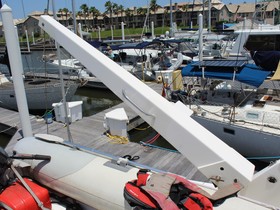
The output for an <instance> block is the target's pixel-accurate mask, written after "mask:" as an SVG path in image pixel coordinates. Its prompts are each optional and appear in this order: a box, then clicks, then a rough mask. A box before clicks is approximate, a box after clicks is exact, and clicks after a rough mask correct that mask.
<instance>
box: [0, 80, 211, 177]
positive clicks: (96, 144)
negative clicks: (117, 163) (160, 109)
mask: <svg viewBox="0 0 280 210" xmlns="http://www.w3.org/2000/svg"><path fill="white" fill-rule="evenodd" d="M148 85H149V86H150V87H151V88H153V89H154V90H156V91H157V92H158V93H161V88H162V85H161V84H157V83H149V84H148ZM116 108H124V110H125V112H126V114H127V116H128V118H129V123H128V128H127V129H128V131H129V130H131V129H133V128H135V127H137V126H138V125H140V124H142V123H143V122H144V121H143V120H142V119H141V118H140V117H139V116H138V115H137V114H136V113H135V112H134V111H133V110H132V109H131V108H130V107H128V106H127V105H126V104H125V103H120V104H118V105H117V106H114V107H111V108H109V109H106V110H104V111H102V112H99V113H97V114H94V115H92V116H89V117H83V118H82V119H81V120H78V121H75V122H72V123H71V124H70V126H69V129H70V133H71V138H72V141H73V143H75V144H77V145H80V146H82V147H88V148H91V149H94V150H98V151H100V152H102V153H105V154H109V155H112V156H115V157H123V156H125V155H130V156H132V157H133V156H139V157H140V158H139V159H138V160H135V161H134V162H136V163H137V164H140V165H146V166H149V167H152V168H155V169H158V170H162V171H167V172H171V173H175V174H179V175H182V176H184V177H186V178H187V179H193V180H199V181H207V179H206V177H205V176H204V175H203V174H202V173H201V172H199V171H198V170H197V168H196V167H194V166H193V165H192V164H191V162H190V161H189V160H187V159H186V158H185V157H184V156H183V155H182V154H180V153H179V152H173V151H169V150H165V149H162V148H151V147H147V146H143V145H141V144H140V143H135V142H128V143H126V144H118V143H114V142H113V141H112V140H111V139H110V138H109V137H108V136H107V135H106V133H105V132H106V130H105V128H104V127H103V123H104V116H105V113H107V112H110V111H112V110H114V109H116ZM30 120H31V124H32V129H33V133H34V134H39V133H40V134H42V133H43V134H46V133H48V134H51V135H55V136H58V137H61V138H63V139H66V140H69V138H68V133H67V127H66V126H65V125H64V124H63V123H60V122H56V121H54V122H53V123H51V124H46V122H45V120H44V119H43V118H40V117H36V116H32V115H30ZM1 125H5V126H6V127H5V128H6V129H7V127H11V128H13V129H16V132H15V134H14V135H13V137H12V138H11V140H10V142H9V144H8V145H7V147H6V148H5V149H6V151H7V152H8V153H11V152H12V149H13V147H14V145H15V143H16V142H17V141H18V140H20V139H21V138H22V132H21V125H20V118H19V114H18V112H15V111H10V110H7V109H3V108H0V129H2V127H3V126H1Z"/></svg>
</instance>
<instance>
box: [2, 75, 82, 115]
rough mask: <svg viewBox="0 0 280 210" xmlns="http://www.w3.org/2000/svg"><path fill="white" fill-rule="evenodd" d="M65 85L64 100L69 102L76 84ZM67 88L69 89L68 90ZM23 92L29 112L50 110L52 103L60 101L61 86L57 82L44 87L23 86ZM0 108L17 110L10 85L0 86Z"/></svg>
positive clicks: (12, 88) (13, 92)
mask: <svg viewBox="0 0 280 210" xmlns="http://www.w3.org/2000/svg"><path fill="white" fill-rule="evenodd" d="M69 84H70V85H69V86H68V85H65V91H66V93H67V94H66V100H67V101H69V100H70V99H71V97H72V96H73V95H74V94H75V92H76V90H77V87H78V84H77V83H74V82H72V83H69ZM68 87H69V88H68ZM25 92H26V98H27V103H28V107H29V109H30V110H43V109H52V104H53V103H58V102H60V101H61V100H62V94H61V85H60V84H59V80H57V82H55V83H52V84H48V83H46V85H44V84H41V85H33V86H30V85H27V86H26V85H25ZM0 106H1V107H4V108H8V109H13V110H17V109H18V107H17V102H16V96H15V91H14V87H13V85H12V84H10V85H8V86H6V85H0Z"/></svg>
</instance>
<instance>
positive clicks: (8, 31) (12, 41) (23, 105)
mask: <svg viewBox="0 0 280 210" xmlns="http://www.w3.org/2000/svg"><path fill="white" fill-rule="evenodd" d="M1 14H2V21H3V26H4V27H5V33H4V34H5V39H6V43H7V49H8V56H9V60H10V61H12V62H10V66H11V71H12V75H13V83H14V89H15V94H16V101H17V106H18V110H19V115H20V121H21V126H22V131H23V136H24V137H31V136H33V133H32V128H31V122H30V119H29V111H28V105H27V99H26V93H25V88H24V83H23V77H22V72H23V66H22V59H21V53H20V47H19V42H18V39H17V37H18V36H17V33H16V30H15V27H14V21H13V16H12V10H11V8H10V7H8V6H7V5H4V6H3V7H2V8H1Z"/></svg>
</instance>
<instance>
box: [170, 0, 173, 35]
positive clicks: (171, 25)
mask: <svg viewBox="0 0 280 210" xmlns="http://www.w3.org/2000/svg"><path fill="white" fill-rule="evenodd" d="M172 9H173V7H172V0H170V37H172V36H173V17H172V16H173V14H172Z"/></svg>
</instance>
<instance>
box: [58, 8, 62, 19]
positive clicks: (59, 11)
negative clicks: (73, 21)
mask: <svg viewBox="0 0 280 210" xmlns="http://www.w3.org/2000/svg"><path fill="white" fill-rule="evenodd" d="M58 13H59V14H60V17H62V16H63V9H61V8H60V9H59V10H58ZM61 19H63V18H61Z"/></svg>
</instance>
